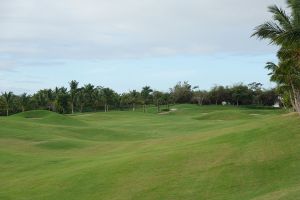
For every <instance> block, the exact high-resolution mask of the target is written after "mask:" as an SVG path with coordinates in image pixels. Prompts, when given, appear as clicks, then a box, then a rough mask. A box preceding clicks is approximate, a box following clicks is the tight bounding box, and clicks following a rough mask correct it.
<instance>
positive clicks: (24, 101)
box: [20, 93, 30, 112]
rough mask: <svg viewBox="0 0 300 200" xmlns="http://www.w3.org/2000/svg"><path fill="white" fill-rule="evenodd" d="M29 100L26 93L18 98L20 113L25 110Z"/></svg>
mask: <svg viewBox="0 0 300 200" xmlns="http://www.w3.org/2000/svg"><path fill="white" fill-rule="evenodd" d="M29 100H30V96H28V95H27V94H26V93H23V94H22V95H21V96H20V104H21V107H22V112H24V111H25V108H26V106H27V105H28V103H29Z"/></svg>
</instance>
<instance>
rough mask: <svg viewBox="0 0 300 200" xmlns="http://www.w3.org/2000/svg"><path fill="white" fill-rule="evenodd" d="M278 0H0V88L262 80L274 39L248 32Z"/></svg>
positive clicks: (167, 85)
mask: <svg viewBox="0 0 300 200" xmlns="http://www.w3.org/2000/svg"><path fill="white" fill-rule="evenodd" d="M274 3H276V4H278V5H280V6H283V5H284V0H274V1H273V0H253V1H251V2H244V1H240V0H220V1H218V2H212V1H210V0H185V1H183V0H165V1H159V0H145V1H138V0H122V1H121V0H112V1H104V0H97V1H96V0H85V1H83V0H72V1H71V0H61V1H50V0H45V1H43V2H41V1H38V0H28V1H22V0H3V1H0V27H1V30H2V31H1V33H0V42H1V45H0V92H3V91H7V90H11V91H14V92H16V93H22V92H28V93H32V92H35V91H37V90H38V89H42V88H53V87H55V86H67V84H68V82H69V81H70V80H73V79H76V80H78V81H79V82H80V83H81V84H82V85H83V84H86V83H92V84H95V85H101V86H107V87H111V88H113V89H115V90H116V91H118V92H125V91H128V90H132V89H140V88H141V87H142V86H144V85H150V86H152V87H153V88H154V89H158V90H168V88H170V87H172V86H173V85H174V84H176V82H178V81H189V82H190V83H191V84H192V85H199V86H200V88H203V89H208V88H210V87H212V86H214V85H216V84H218V85H231V84H234V83H238V82H244V83H250V82H253V81H256V82H261V83H263V84H264V86H265V87H267V88H268V87H271V86H272V84H271V83H270V82H269V79H268V76H267V71H266V70H265V69H264V65H265V63H266V62H267V61H276V57H275V54H276V48H275V47H272V46H269V45H268V43H267V42H266V41H265V42H262V41H258V40H256V39H255V38H250V35H251V33H252V32H253V28H254V27H255V26H257V25H259V24H260V23H262V22H264V21H266V20H267V19H269V18H270V15H269V14H268V13H267V6H268V5H272V4H274Z"/></svg>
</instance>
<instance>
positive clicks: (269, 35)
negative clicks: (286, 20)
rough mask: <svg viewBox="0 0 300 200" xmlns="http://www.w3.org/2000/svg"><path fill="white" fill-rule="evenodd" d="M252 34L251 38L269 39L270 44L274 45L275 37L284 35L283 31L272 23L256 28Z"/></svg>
mask: <svg viewBox="0 0 300 200" xmlns="http://www.w3.org/2000/svg"><path fill="white" fill-rule="evenodd" d="M254 30H255V32H254V33H253V35H252V37H253V36H257V37H258V38H260V39H270V40H271V43H275V42H276V41H275V39H276V37H278V36H279V35H281V34H283V33H284V30H283V29H282V28H281V27H280V26H279V25H278V24H276V23H274V22H266V23H264V24H262V25H260V26H257V27H256V28H255V29H254Z"/></svg>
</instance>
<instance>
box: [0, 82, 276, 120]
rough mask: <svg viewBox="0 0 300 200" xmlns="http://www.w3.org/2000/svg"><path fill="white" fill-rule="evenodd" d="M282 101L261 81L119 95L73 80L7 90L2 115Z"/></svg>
mask: <svg viewBox="0 0 300 200" xmlns="http://www.w3.org/2000/svg"><path fill="white" fill-rule="evenodd" d="M278 100H279V97H278V95H277V92H276V90H275V89H263V88H262V84H260V83H251V84H249V85H244V84H236V85H233V86H226V87H224V86H215V87H213V88H212V89H211V90H209V91H206V90H200V89H199V87H197V86H196V87H192V86H191V85H190V84H189V83H188V82H179V83H178V84H176V85H175V86H174V87H173V88H171V89H170V90H169V92H161V91H156V90H153V89H151V87H149V86H145V87H143V88H142V90H141V91H137V90H132V91H129V92H127V93H123V94H118V93H117V92H115V91H114V90H112V89H110V88H106V87H101V86H94V85H92V84H86V85H84V86H83V87H79V83H78V82H77V81H74V80H73V81H71V82H70V83H69V88H65V87H60V88H59V87H56V88H55V89H43V90H40V91H38V92H36V93H35V94H33V95H27V94H26V93H24V94H22V95H15V94H13V93H12V92H4V93H2V95H1V97H0V114H1V115H10V114H14V113H18V112H24V111H28V110H50V111H54V112H58V113H64V114H66V113H74V112H91V111H104V112H108V111H110V110H128V109H130V110H133V111H135V110H136V109H137V108H141V109H142V110H143V111H144V112H146V111H147V108H148V107H149V106H156V107H157V111H158V112H160V111H161V110H162V109H163V110H168V109H169V105H170V104H183V103H193V104H198V105H211V104H214V105H221V104H222V105H236V106H239V105H258V106H272V105H274V104H275V103H276V102H278Z"/></svg>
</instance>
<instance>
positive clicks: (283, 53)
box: [253, 0, 300, 114]
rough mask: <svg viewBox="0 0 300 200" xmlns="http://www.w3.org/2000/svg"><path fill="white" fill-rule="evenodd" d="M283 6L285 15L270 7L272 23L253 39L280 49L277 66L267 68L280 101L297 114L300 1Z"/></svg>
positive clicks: (291, 0)
mask: <svg viewBox="0 0 300 200" xmlns="http://www.w3.org/2000/svg"><path fill="white" fill-rule="evenodd" d="M286 3H287V6H288V8H289V11H287V12H286V11H285V10H284V9H282V8H280V7H278V6H276V5H273V6H270V7H269V12H270V13H271V14H272V15H273V20H271V21H268V22H266V23H263V24H261V25H260V26H257V27H256V28H255V32H254V34H253V36H257V37H258V38H259V39H267V40H269V41H270V43H271V44H274V45H277V46H278V47H279V50H278V53H277V57H278V63H273V62H268V63H267V64H266V68H267V69H268V70H269V71H270V76H271V80H272V81H274V82H276V83H277V85H278V91H279V93H280V95H281V97H282V98H283V99H285V101H289V103H290V104H291V105H292V107H293V109H294V111H296V112H298V113H299V114H300V1H299V0H287V1H286Z"/></svg>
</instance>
